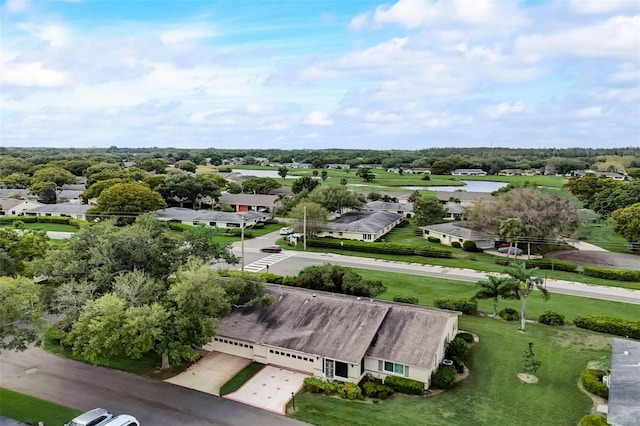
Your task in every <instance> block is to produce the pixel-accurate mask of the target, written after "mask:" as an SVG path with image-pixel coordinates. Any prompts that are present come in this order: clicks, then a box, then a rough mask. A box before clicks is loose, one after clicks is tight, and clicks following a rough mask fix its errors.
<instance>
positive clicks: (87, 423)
mask: <svg viewBox="0 0 640 426" xmlns="http://www.w3.org/2000/svg"><path fill="white" fill-rule="evenodd" d="M111 419H113V414H111V413H110V412H109V411H107V410H105V409H104V408H94V409H93V410H91V411H87V412H86V413H82V414H80V415H79V416H78V417H76V418H75V419H73V420H71V421H70V422H69V423H67V424H65V425H64V426H103V425H106V424H107V423H109V422H110V421H111Z"/></svg>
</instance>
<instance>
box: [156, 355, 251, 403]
mask: <svg viewBox="0 0 640 426" xmlns="http://www.w3.org/2000/svg"><path fill="white" fill-rule="evenodd" d="M250 363H251V360H249V359H246V358H241V357H238V356H233V355H229V354H223V353H220V352H211V353H210V354H208V355H206V356H204V357H203V358H202V359H201V360H200V361H198V362H196V363H195V364H193V365H192V366H191V367H189V368H188V369H186V370H185V371H184V372H182V373H180V374H178V375H177V376H173V377H171V378H170V379H167V380H165V382H167V383H172V384H174V385H179V386H182V387H185V388H189V389H195V390H198V391H200V392H204V393H209V394H212V395H216V396H220V387H221V386H222V385H224V384H225V383H227V382H228V381H229V379H231V378H232V377H233V376H235V375H236V374H238V372H239V371H240V370H242V369H243V368H244V367H246V366H247V365H249V364H250Z"/></svg>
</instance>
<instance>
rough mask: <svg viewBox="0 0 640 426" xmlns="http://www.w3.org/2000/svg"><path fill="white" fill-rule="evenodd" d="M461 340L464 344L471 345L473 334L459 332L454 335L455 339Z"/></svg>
mask: <svg viewBox="0 0 640 426" xmlns="http://www.w3.org/2000/svg"><path fill="white" fill-rule="evenodd" d="M458 337H459V338H461V339H462V340H464V341H465V342H467V343H469V344H471V343H473V334H471V333H467V332H461V333H458V334H457V335H456V338H458Z"/></svg>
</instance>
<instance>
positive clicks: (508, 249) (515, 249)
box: [498, 247, 524, 256]
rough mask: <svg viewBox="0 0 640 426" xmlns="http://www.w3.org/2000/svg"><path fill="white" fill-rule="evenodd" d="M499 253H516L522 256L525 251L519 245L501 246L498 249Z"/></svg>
mask: <svg viewBox="0 0 640 426" xmlns="http://www.w3.org/2000/svg"><path fill="white" fill-rule="evenodd" d="M498 253H507V254H515V255H516V256H520V255H521V254H522V253H524V252H523V251H522V249H520V248H518V247H500V248H499V249H498Z"/></svg>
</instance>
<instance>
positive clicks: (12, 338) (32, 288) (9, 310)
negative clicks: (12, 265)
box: [0, 277, 45, 351]
mask: <svg viewBox="0 0 640 426" xmlns="http://www.w3.org/2000/svg"><path fill="white" fill-rule="evenodd" d="M44 324H45V321H44V317H43V305H42V300H41V296H40V288H39V287H38V286H37V285H36V284H35V283H34V282H33V281H31V280H29V279H27V278H24V277H18V278H10V277H0V350H3V349H8V350H19V351H22V350H25V349H26V348H27V345H28V344H29V343H33V342H35V341H37V340H38V338H39V337H40V332H41V331H42V327H43V326H44Z"/></svg>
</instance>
